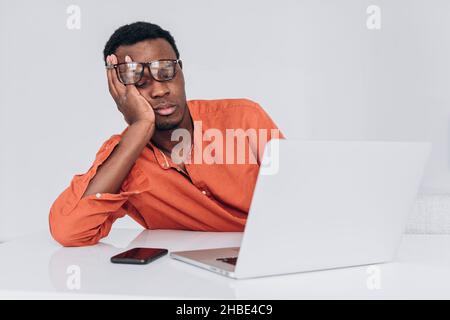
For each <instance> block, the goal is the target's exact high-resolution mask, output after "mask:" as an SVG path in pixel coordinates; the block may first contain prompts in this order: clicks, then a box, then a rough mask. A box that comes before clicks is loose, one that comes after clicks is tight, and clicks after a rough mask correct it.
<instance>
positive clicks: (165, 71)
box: [150, 60, 177, 81]
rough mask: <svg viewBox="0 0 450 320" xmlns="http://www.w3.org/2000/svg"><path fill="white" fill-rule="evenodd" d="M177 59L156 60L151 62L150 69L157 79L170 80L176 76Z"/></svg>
mask: <svg viewBox="0 0 450 320" xmlns="http://www.w3.org/2000/svg"><path fill="white" fill-rule="evenodd" d="M176 64H177V63H176V61H171V60H169V61H165V60H162V61H154V62H152V63H151V64H150V71H151V73H152V76H153V78H155V79H156V80H157V81H168V80H172V79H173V77H175V67H176Z"/></svg>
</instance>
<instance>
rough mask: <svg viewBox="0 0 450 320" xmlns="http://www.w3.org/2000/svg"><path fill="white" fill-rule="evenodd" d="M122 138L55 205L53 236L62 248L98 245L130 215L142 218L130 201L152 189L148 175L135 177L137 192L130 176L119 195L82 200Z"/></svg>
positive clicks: (51, 220)
mask: <svg viewBox="0 0 450 320" xmlns="http://www.w3.org/2000/svg"><path fill="white" fill-rule="evenodd" d="M120 138H121V136H120V135H115V136H112V137H111V138H110V139H109V140H107V141H106V142H105V143H104V144H103V145H102V147H101V148H100V150H99V151H98V152H97V154H96V157H95V161H94V163H93V164H92V166H91V167H90V169H89V170H88V171H87V172H86V173H84V174H79V175H75V176H74V177H73V179H72V181H71V183H70V185H69V187H68V188H67V189H65V190H64V191H63V192H62V193H61V194H60V195H59V196H58V198H57V199H56V200H55V202H54V203H53V205H52V207H51V209H50V215H49V224H50V232H51V234H52V236H53V238H54V239H55V240H56V241H57V242H59V243H60V244H61V245H63V246H87V245H94V244H96V243H98V242H99V241H100V239H102V238H104V237H106V236H107V235H108V233H109V231H110V230H111V227H112V224H113V223H114V221H115V220H117V219H118V218H122V217H123V216H125V215H126V214H127V213H128V214H130V215H134V216H138V215H139V213H138V212H137V210H136V208H134V207H133V205H132V204H131V203H129V202H128V199H129V198H130V197H132V196H134V195H138V194H140V193H142V192H144V191H146V190H147V189H148V187H149V181H148V179H147V178H146V176H145V175H144V174H139V173H137V174H134V175H133V179H135V180H137V181H133V188H135V189H134V190H128V188H127V185H128V183H129V179H130V177H129V176H130V175H129V176H128V177H127V178H126V179H125V181H124V183H123V184H122V186H121V189H120V192H119V193H117V194H111V193H97V194H92V195H89V196H87V197H84V198H82V196H83V194H84V192H85V191H86V189H87V187H88V185H89V182H90V181H91V180H92V178H93V177H94V176H95V174H96V172H97V169H98V168H99V167H100V165H101V164H102V163H103V162H104V161H105V160H106V159H108V157H109V156H110V154H111V153H112V151H113V150H114V148H115V147H116V146H117V144H118V143H119V142H120ZM132 170H133V169H132Z"/></svg>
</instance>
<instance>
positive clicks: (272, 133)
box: [247, 100, 286, 165]
mask: <svg viewBox="0 0 450 320" xmlns="http://www.w3.org/2000/svg"><path fill="white" fill-rule="evenodd" d="M247 101H248V102H250V103H251V106H252V114H253V116H252V117H251V123H250V124H249V128H253V129H256V130H257V132H258V133H257V134H256V135H255V137H256V139H253V140H250V147H251V149H252V152H253V154H254V155H256V160H257V163H258V165H261V160H262V156H263V153H264V147H265V145H266V143H267V142H269V141H270V140H272V139H286V137H285V136H284V134H283V133H282V132H281V130H280V129H279V128H278V126H277V125H276V124H275V122H274V121H273V120H272V118H271V117H270V116H269V115H268V114H267V112H266V111H265V110H264V109H263V108H262V107H261V106H260V105H259V104H258V103H256V102H253V101H251V100H247Z"/></svg>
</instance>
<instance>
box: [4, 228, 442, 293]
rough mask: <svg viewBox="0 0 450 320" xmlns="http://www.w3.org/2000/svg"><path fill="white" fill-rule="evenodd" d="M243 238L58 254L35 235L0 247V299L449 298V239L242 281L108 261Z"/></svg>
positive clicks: (123, 236)
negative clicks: (369, 259) (146, 250)
mask: <svg viewBox="0 0 450 320" xmlns="http://www.w3.org/2000/svg"><path fill="white" fill-rule="evenodd" d="M241 238H242V234H241V233H210V232H208V233H206V232H191V231H174V230H144V231H140V230H133V229H113V230H112V232H111V234H110V236H109V237H108V238H106V239H105V240H104V241H102V243H100V244H98V245H96V246H92V247H82V248H63V247H60V246H59V245H58V244H56V243H55V242H53V241H52V240H51V238H50V236H49V235H48V234H47V233H40V234H36V235H32V236H28V237H24V238H22V239H18V240H16V241H11V242H8V243H5V244H2V245H0V256H1V257H2V261H4V263H2V264H1V265H0V298H8V297H14V298H20V297H37V298H46V297H49V298H54V297H62V298H80V297H83V298H86V297H87V298H97V297H106V298H149V299H186V298H187V299H235V298H238V299H305V298H306V299H312V298H331V299H333V298H363V299H371V298H374V299H378V298H450V236H444V235H442V236H436V235H434V236H426V235H407V236H405V237H404V239H403V242H402V246H401V248H400V252H399V256H398V258H397V259H396V261H395V262H393V263H387V264H381V265H377V266H375V267H373V266H372V267H368V266H360V267H352V268H342V269H334V270H327V271H316V272H307V273H297V274H291V275H283V276H273V277H265V278H258V279H248V280H233V279H229V278H226V277H223V276H220V275H218V274H215V273H212V272H208V271H206V270H202V269H199V268H197V267H194V266H191V265H188V264H185V263H183V262H180V261H176V260H173V259H171V258H170V257H169V256H165V257H163V258H160V259H158V260H156V261H154V262H152V263H150V264H148V265H120V264H112V263H110V261H109V259H110V257H111V256H113V255H115V254H117V253H119V252H122V251H125V250H127V249H130V248H134V247H160V248H167V249H169V251H178V250H193V249H207V248H220V247H234V246H239V244H240V242H241ZM293 254H294V253H293ZM318 254H319V253H318ZM287 258H288V257H287ZM280 263H282V261H281V262H280ZM374 277H376V279H375V280H376V281H375V285H373V283H374V282H373V280H374Z"/></svg>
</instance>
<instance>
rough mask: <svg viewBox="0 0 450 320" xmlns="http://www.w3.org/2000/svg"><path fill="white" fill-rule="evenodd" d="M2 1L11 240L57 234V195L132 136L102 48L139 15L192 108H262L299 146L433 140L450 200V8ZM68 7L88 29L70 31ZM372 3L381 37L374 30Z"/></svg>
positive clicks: (437, 186) (348, 2) (440, 188)
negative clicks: (104, 147)
mask: <svg viewBox="0 0 450 320" xmlns="http://www.w3.org/2000/svg"><path fill="white" fill-rule="evenodd" d="M0 3H1V5H2V8H1V9H2V10H1V11H0V21H1V28H2V30H1V33H0V36H1V38H0V54H2V56H0V58H1V59H0V61H1V63H2V64H1V66H2V70H3V71H4V72H3V73H2V78H0V81H1V82H0V88H1V90H2V91H1V94H0V98H1V100H0V103H1V132H0V133H1V137H2V139H1V140H0V143H1V149H0V150H2V154H1V155H2V157H1V158H0V159H1V161H2V162H1V186H0V187H1V189H0V191H1V194H0V196H1V207H0V209H1V211H0V239H2V238H3V239H6V238H10V237H14V236H18V235H20V234H25V233H29V232H31V231H34V230H38V229H45V228H47V215H48V210H49V207H50V205H51V203H52V202H53V200H54V199H55V198H56V197H57V195H58V194H59V193H60V192H61V191H62V190H63V188H65V187H66V186H67V185H68V183H69V181H70V179H71V177H72V176H73V175H74V174H75V173H81V172H84V171H85V170H86V169H87V168H88V167H89V165H90V163H91V161H92V160H93V157H94V155H95V152H96V151H97V149H98V147H99V146H100V145H101V143H102V141H104V140H105V139H107V138H108V137H109V136H110V135H112V134H114V133H117V132H120V131H121V130H122V129H123V127H124V123H123V120H122V118H121V116H120V115H119V114H118V113H117V111H116V108H115V106H114V103H113V101H112V99H111V98H110V97H109V94H108V91H107V86H106V82H105V75H104V69H103V62H102V54H101V53H102V49H103V46H104V44H105V42H106V40H107V39H108V37H109V36H110V35H111V33H112V32H113V31H114V30H115V28H117V27H119V26H120V25H122V24H125V23H129V22H133V21H136V20H146V21H150V22H154V23H158V24H160V25H161V26H162V27H163V28H167V29H168V30H170V31H171V32H172V34H173V35H174V37H175V39H176V41H177V43H178V46H179V50H180V52H181V58H182V59H183V61H184V66H185V67H184V72H185V77H186V82H187V95H188V98H189V99H192V98H203V99H207V98H225V97H247V98H251V99H254V100H256V101H258V102H260V103H261V104H262V105H263V106H264V107H265V108H266V110H267V111H268V112H269V113H270V114H271V115H272V117H273V119H274V120H275V121H276V122H277V123H278V124H279V126H280V127H281V129H282V130H283V131H284V132H285V133H286V135H287V136H288V137H291V138H294V137H295V138H304V139H387V140H396V139H402V140H403V139H406V140H416V139H418V140H429V139H431V140H432V141H433V142H434V147H435V149H434V151H433V155H432V159H431V161H430V165H429V167H428V168H427V172H426V177H425V180H424V183H423V186H422V192H423V193H430V192H449V191H450V170H449V151H450V150H449V148H448V139H449V115H450V112H449V111H450V108H449V100H450V90H449V84H450V81H449V80H450V79H449V77H450V63H449V61H448V60H449V57H450V25H449V24H450V3H449V2H448V1H445V0H434V1H425V0H422V1H417V0H394V1H381V0H373V1H366V0H340V1H334V0H327V1H317V0H309V1H298V0H295V1H294V0H291V1H287V0H285V1H279V2H275V1H261V0H248V1H238V0H231V1H221V2H219V1H207V0H193V1H192V0H191V1H182V0H177V1H167V0H165V1H144V0H129V1H117V0H114V1H106V0H102V1H87V0H75V1H72V0H71V1H61V0H53V1H51V0H41V1H31V0H30V1H23V0H21V1H16V0H14V1H13V0H0ZM71 4H76V5H78V6H79V7H80V8H81V29H80V30H68V29H67V27H66V19H67V16H68V15H67V14H66V8H67V7H68V6H69V5H71ZM371 4H376V5H379V6H380V8H381V10H382V27H381V30H376V31H375V30H368V29H367V27H366V19H367V14H366V8H367V7H368V6H369V5H371ZM24 62H27V64H25V63H24ZM274 65H276V66H278V67H276V68H275V67H273V66H274ZM48 70H54V72H48ZM0 74H1V73H0ZM120 225H122V226H130V225H134V224H133V223H131V222H130V221H127V220H125V222H121V224H120Z"/></svg>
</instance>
